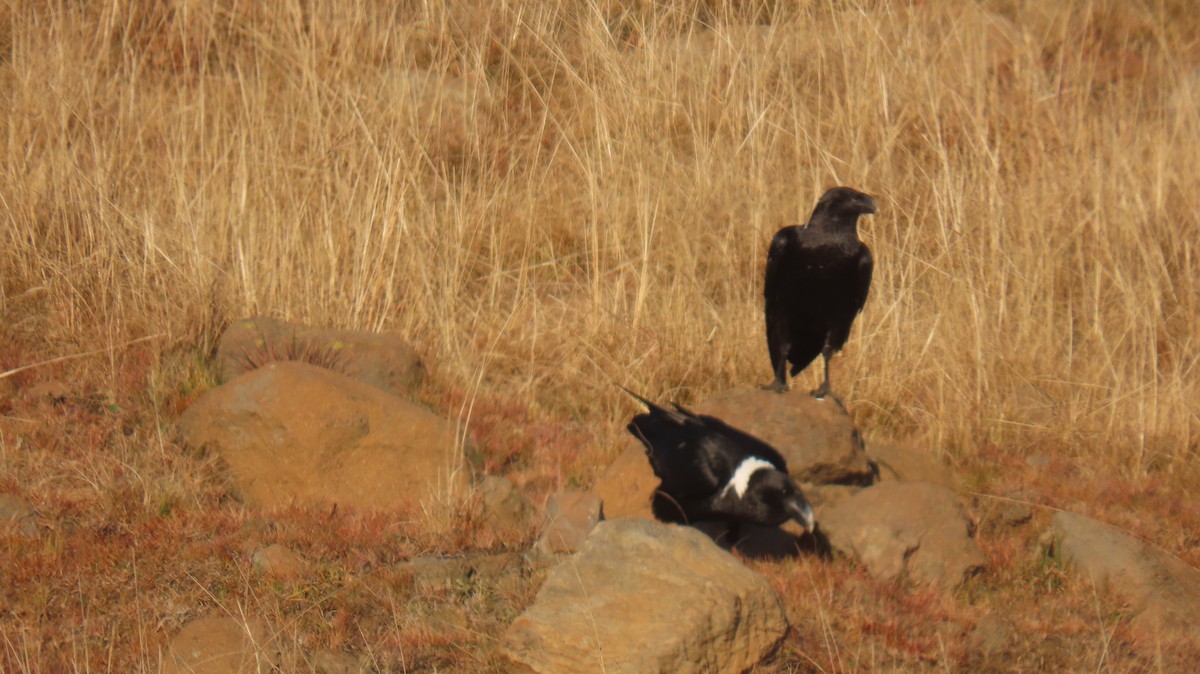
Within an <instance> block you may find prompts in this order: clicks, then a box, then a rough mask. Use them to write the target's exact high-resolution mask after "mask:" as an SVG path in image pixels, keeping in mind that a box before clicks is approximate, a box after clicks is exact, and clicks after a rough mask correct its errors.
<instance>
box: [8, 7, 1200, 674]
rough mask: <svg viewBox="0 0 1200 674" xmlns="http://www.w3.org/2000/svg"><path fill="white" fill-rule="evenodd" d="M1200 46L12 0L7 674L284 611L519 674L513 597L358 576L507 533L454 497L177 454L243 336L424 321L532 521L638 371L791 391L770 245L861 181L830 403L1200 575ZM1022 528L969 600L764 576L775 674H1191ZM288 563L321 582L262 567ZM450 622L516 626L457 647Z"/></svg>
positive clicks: (1106, 13) (339, 639) (860, 579)
mask: <svg viewBox="0 0 1200 674" xmlns="http://www.w3.org/2000/svg"><path fill="white" fill-rule="evenodd" d="M1197 36H1200V13H1197V12H1196V11H1195V9H1194V7H1193V6H1192V3H1190V2H1188V1H1186V0H1130V1H1128V2H1126V1H1122V0H1047V1H1045V2H1040V1H1037V0H982V1H981V2H979V3H977V4H971V3H963V4H961V5H960V4H957V3H941V2H931V1H926V2H919V1H918V2H912V3H901V2H888V1H885V0H878V1H875V2H868V1H863V2H858V1H855V0H846V1H844V2H794V3H789V2H773V1H771V0H687V1H684V2H678V3H653V2H646V1H643V0H631V1H630V2H627V3H619V2H615V1H614V0H579V1H577V2H570V1H568V0H538V1H536V2H528V3H524V2H507V1H506V2H497V3H489V2H484V1H483V0H478V1H474V0H449V2H447V3H444V4H443V3H428V2H412V3H391V2H379V1H368V2H361V3H341V2H336V1H334V0H269V1H266V2H245V1H241V0H218V1H216V2H194V1H192V0H164V1H154V0H113V1H112V2H92V3H88V2H67V1H65V0H52V1H50V2H45V3H42V2H22V1H21V0H0V156H2V160H0V373H3V374H2V375H0V492H11V493H16V494H18V495H20V496H22V497H24V498H26V499H27V500H29V501H30V502H31V503H33V504H34V505H35V506H36V507H37V508H38V510H39V512H40V513H41V516H42V519H43V522H44V523H45V524H44V527H43V531H42V532H41V537H40V538H39V539H38V541H37V543H36V544H33V545H29V544H25V545H15V544H10V543H9V542H2V541H0V671H3V672H23V673H24V672H95V671H115V672H153V671H157V670H158V667H159V661H160V660H159V659H160V648H161V647H162V646H163V645H164V644H165V643H166V641H167V640H168V639H169V638H170V637H171V636H172V635H173V634H174V633H175V632H176V631H177V630H178V628H179V626H180V625H181V624H182V623H184V622H186V621H187V620H189V619H191V618H193V617H196V616H198V615H203V614H207V613H210V612H213V611H224V612H227V613H229V614H230V615H235V616H241V615H246V616H262V617H265V618H267V619H268V620H269V621H270V622H271V624H272V625H273V626H275V628H276V629H277V631H278V633H277V637H278V640H279V642H280V643H281V644H283V649H284V658H285V665H284V667H283V671H311V670H310V669H309V658H310V655H311V653H313V652H314V650H316V649H319V648H332V649H335V650H345V651H348V652H352V653H355V654H361V655H363V656H364V657H365V658H367V659H368V660H369V662H370V663H371V666H372V667H373V668H374V669H375V670H376V671H389V672H412V671H435V670H436V671H491V670H493V669H494V668H495V667H497V666H498V664H497V663H498V660H497V658H498V655H497V653H496V650H497V649H496V648H495V646H496V639H497V635H498V634H499V633H500V632H501V631H502V629H503V625H504V624H505V621H507V620H511V618H512V617H513V615H515V612H517V611H519V610H520V608H521V607H522V606H524V605H525V604H526V603H528V602H529V601H530V599H531V597H530V596H528V595H527V594H520V593H518V594H517V595H515V596H514V595H506V596H499V595H500V594H501V593H499V591H494V590H490V589H488V588H482V589H480V588H475V589H469V590H464V591H463V592H462V593H460V595H457V596H455V597H451V598H449V599H447V598H445V597H424V596H416V597H412V598H411V600H410V603H409V604H403V603H397V601H395V599H394V598H389V597H388V596H387V595H386V593H381V592H380V591H379V590H378V586H377V585H372V584H370V583H365V582H360V581H362V579H363V578H364V577H368V576H371V577H373V578H375V579H378V578H379V577H380V576H381V575H386V569H387V566H388V564H389V563H391V562H394V561H396V560H402V559H405V558H407V557H409V556H411V555H414V554H418V553H420V552H428V551H434V552H446V553H454V552H460V551H464V550H488V549H502V548H505V547H509V546H511V545H513V544H514V542H513V541H498V540H494V539H489V538H488V537H487V536H485V535H483V534H481V533H479V528H478V527H477V526H475V525H476V524H477V522H476V520H477V519H478V518H477V517H476V515H477V513H476V511H475V510H474V509H473V508H472V505H471V503H472V501H471V500H470V499H469V498H467V499H465V500H461V501H458V502H454V503H449V504H440V505H438V506H437V507H435V508H430V507H428V504H426V507H422V505H421V504H414V505H413V508H412V509H411V512H401V513H358V514H356V513H348V512H343V513H340V514H336V515H330V514H329V513H327V512H320V513H315V512H306V511H301V510H296V511H288V512H283V513H272V514H270V517H266V516H265V515H264V514H263V513H258V512H255V511H252V510H249V509H246V508H243V507H242V506H239V505H238V504H236V503H234V502H232V501H231V500H230V499H229V495H228V489H227V486H226V485H225V484H224V483H223V482H222V481H221V480H220V479H219V477H218V472H217V471H216V470H214V468H213V466H212V465H211V463H210V462H208V461H207V460H205V459H203V458H201V457H195V456H189V455H187V454H185V453H183V452H182V451H181V450H180V446H179V444H178V441H177V439H176V438H175V435H174V421H175V419H176V418H177V417H178V414H179V413H180V412H181V411H182V410H183V409H185V408H186V407H187V405H188V404H190V402H191V401H193V400H194V399H195V398H196V397H197V396H198V395H199V394H200V393H202V392H203V391H204V390H205V389H207V388H208V387H210V386H212V375H211V374H210V372H209V371H208V370H207V366H206V358H207V354H208V353H209V352H210V350H211V349H212V347H213V345H214V343H215V340H216V338H217V337H218V336H219V334H220V331H221V330H222V328H223V327H224V326H225V325H227V324H228V323H229V321H231V320H234V319H237V318H241V317H245V316H249V315H256V314H267V315H273V316H279V317H284V318H288V319H291V320H297V321H304V322H310V323H314V324H319V325H330V326H337V327H354V328H362V329H372V330H376V329H388V330H395V331H398V332H400V333H402V334H404V335H405V336H406V337H407V338H409V339H410V341H411V342H412V343H413V344H414V345H415V346H416V347H417V348H418V349H419V350H420V351H421V352H422V353H423V354H424V355H425V356H426V358H427V359H428V362H429V364H430V368H431V372H432V380H433V383H432V384H431V385H430V386H428V387H427V390H426V391H424V392H423V396H424V397H425V399H426V401H427V402H429V403H430V404H431V405H432V406H433V407H435V408H436V409H439V410H441V411H444V412H447V413H448V414H449V415H450V416H451V417H453V418H455V419H456V420H457V421H459V422H460V423H462V424H464V425H465V426H466V428H467V430H468V431H469V432H471V433H472V435H473V437H474V438H475V440H476V442H477V443H478V444H479V445H480V446H481V447H482V448H483V450H484V451H485V452H487V453H488V455H489V456H490V457H491V458H492V465H493V466H494V467H497V469H501V470H504V471H507V472H509V474H511V475H512V476H514V479H517V480H518V481H519V482H520V483H521V484H522V485H523V486H524V487H525V489H526V491H527V492H528V493H529V494H530V495H531V496H532V497H534V499H535V500H537V499H544V498H545V497H546V495H548V494H549V493H551V492H552V491H553V490H555V489H557V488H558V487H560V486H564V485H568V484H582V485H587V484H588V483H589V482H590V481H591V480H592V479H593V478H594V476H595V475H596V474H597V472H598V471H599V470H600V469H601V468H602V467H603V466H604V465H605V462H606V461H607V460H608V459H610V458H611V456H612V455H613V452H614V451H615V450H616V448H617V447H618V446H619V445H618V438H619V437H620V436H621V434H622V433H623V432H624V430H623V426H624V423H625V422H626V420H627V419H628V417H629V416H630V415H631V414H632V413H633V405H632V404H631V403H630V402H629V401H628V400H627V399H623V398H622V395H621V394H620V392H619V390H618V389H616V387H614V386H613V382H619V383H622V384H624V385H627V386H629V387H631V388H634V389H637V390H640V391H643V392H645V393H646V394H647V395H649V396H651V397H655V398H660V399H676V400H679V401H681V402H685V403H686V402H695V401H698V400H701V399H703V398H704V397H705V396H706V395H708V394H709V393H712V392H714V391H717V390H720V389H722V388H725V387H728V386H730V385H733V384H740V383H749V382H766V381H768V380H769V378H770V366H769V363H768V359H767V354H766V348H765V339H764V336H763V327H762V323H763V318H762V307H761V283H762V278H761V277H762V268H763V264H764V261H765V255H766V249H767V243H768V241H769V240H770V237H771V235H772V234H773V233H774V231H775V230H776V229H777V228H778V227H780V226H782V225H784V224H788V223H794V222H802V221H804V219H805V218H806V217H807V215H808V213H809V211H810V209H811V208H812V205H813V204H814V203H815V200H816V198H817V197H818V196H819V195H820V193H821V191H822V190H823V189H824V188H826V187H829V186H833V185H836V184H847V185H852V186H855V187H858V188H860V189H862V190H864V191H867V192H869V193H871V194H873V195H875V196H876V197H877V199H878V201H879V203H880V213H879V214H878V215H876V216H874V217H872V218H869V219H867V220H865V221H864V223H863V225H862V227H861V231H862V233H863V238H864V239H865V240H866V241H867V243H868V244H869V245H870V246H871V247H872V249H873V251H874V253H875V259H876V273H875V280H874V285H873V288H872V292H871V297H870V299H869V300H868V303H867V306H866V308H865V310H864V313H863V314H862V316H861V317H860V318H859V320H858V321H857V323H856V327H855V329H854V332H853V333H852V335H851V339H850V342H849V343H848V345H847V349H846V351H845V352H844V354H843V355H841V356H840V357H838V358H837V359H835V361H834V373H833V376H834V386H835V389H836V390H837V391H838V392H839V393H840V394H841V395H842V397H843V398H844V399H845V401H846V403H847V405H848V407H849V408H850V410H851V412H852V414H853V415H854V416H855V418H856V420H857V421H858V423H859V424H860V426H861V427H862V428H863V429H864V431H865V432H866V433H867V434H868V435H869V436H882V437H896V438H906V439H911V440H913V441H915V442H918V443H922V444H923V445H925V446H928V447H929V448H931V449H932V450H933V451H935V452H936V453H937V454H938V456H939V457H941V458H942V459H944V460H945V461H946V462H947V463H949V464H950V465H951V466H953V467H954V468H955V470H956V471H957V472H958V473H959V474H961V475H962V476H964V478H965V482H966V484H967V485H968V488H967V489H968V491H972V492H976V493H978V494H994V495H1004V494H1013V493H1019V494H1021V495H1022V496H1021V498H1025V499H1028V500H1029V501H1030V502H1032V503H1035V504H1037V505H1039V506H1046V507H1047V508H1039V509H1038V516H1037V522H1042V521H1043V520H1045V519H1046V518H1048V513H1049V510H1048V508H1066V509H1071V510H1074V511H1077V512H1082V513H1085V514H1088V515H1091V516H1093V517H1097V518H1099V519H1102V520H1105V521H1107V522H1110V523H1112V524H1115V525H1117V526H1120V527H1121V528H1123V529H1125V530H1127V531H1129V532H1131V533H1133V534H1136V535H1138V536H1141V537H1143V538H1145V539H1147V540H1150V541H1153V542H1155V543H1156V544H1158V545H1160V546H1162V547H1163V548H1164V549H1166V550H1168V551H1170V552H1172V553H1174V554H1176V555H1179V556H1180V557H1181V558H1182V559H1184V560H1185V561H1187V562H1188V563H1190V564H1192V565H1193V566H1200V546H1198V543H1200V535H1198V534H1197V532H1198V531H1200V503H1197V502H1196V500H1195V499H1194V497H1193V496H1192V490H1193V488H1194V487H1195V485H1196V484H1197V483H1198V480H1200V470H1198V469H1197V467H1196V466H1197V453H1198V451H1200V402H1197V401H1198V400H1200V376H1198V371H1197V369H1198V363H1200V327H1198V326H1200V284H1198V283H1197V279H1200V244H1198V243H1197V242H1200V215H1198V213H1200V171H1198V170H1197V167H1198V164H1197V157H1198V156H1200V74H1198V73H1200V71H1198V70H1197V67H1198V66H1200V38H1198V37H1197ZM64 357H69V358H64ZM29 366H32V367H29ZM20 368H25V369H20ZM814 369H815V368H814ZM48 381H52V382H58V383H59V384H60V385H61V386H63V387H65V389H66V391H67V395H64V396H61V397H62V398H64V399H63V400H60V401H59V402H57V403H54V404H50V403H46V402H42V401H39V399H38V398H37V396H31V395H28V391H30V390H31V389H33V387H35V386H36V385H38V384H40V383H43V382H48ZM814 383H815V375H814V374H813V373H811V372H806V373H804V375H802V377H801V379H800V380H799V381H797V382H796V386H806V387H810V386H811V385H812V384H814ZM1030 457H1038V459H1039V461H1037V462H1035V464H1034V465H1031V464H1030V463H1029V462H1028V461H1027V459H1029V458H1030ZM1035 465H1036V466H1038V467H1035ZM976 498H978V501H979V504H980V506H979V507H980V508H981V509H983V510H986V509H987V508H988V507H990V504H991V501H990V500H989V499H988V498H987V497H986V496H982V497H976ZM818 517H819V513H818ZM1035 524H1036V522H1035ZM1034 537H1036V534H1035V535H1034ZM1027 539H1028V534H1018V533H1014V532H1012V531H1008V530H1002V529H999V528H996V529H991V528H989V527H987V526H986V525H985V526H983V527H982V528H981V529H980V541H981V544H982V545H983V547H984V549H985V551H986V552H987V554H988V556H989V558H990V559H991V562H992V565H993V569H992V570H991V571H990V572H989V573H988V574H985V575H984V576H982V577H980V578H978V579H975V580H973V581H971V583H969V584H968V585H967V586H966V587H965V588H963V589H962V590H960V591H959V592H958V593H956V594H954V595H942V594H939V593H936V592H934V591H927V590H923V589H921V588H912V587H900V586H892V585H889V584H882V583H877V582H875V581H872V580H870V579H869V578H868V577H867V576H866V575H865V573H863V572H862V571H861V570H859V569H855V568H853V566H852V565H850V564H849V563H847V562H845V561H822V560H816V559H801V560H799V561H791V562H787V563H780V562H753V563H752V565H753V566H754V567H755V568H756V569H757V570H759V571H760V572H762V573H764V574H765V575H767V576H768V578H770V579H771V581H772V582H773V583H774V584H775V585H776V587H778V588H779V589H780V590H781V591H782V592H784V594H785V597H786V598H787V602H788V606H789V613H790V615H791V622H792V625H793V629H792V633H791V635H790V636H789V637H788V639H787V641H785V643H784V645H783V647H782V648H781V649H780V651H779V652H778V653H776V655H775V656H774V658H773V659H772V660H771V661H769V662H767V663H764V664H763V665H762V666H761V667H760V668H759V671H762V672H801V671H805V672H806V671H818V672H857V671H892V670H899V671H926V670H933V671H1122V672H1126V671H1128V672H1141V671H1183V670H1181V669H1176V668H1177V667H1179V666H1180V663H1189V662H1191V663H1195V662H1200V648H1197V647H1196V645H1195V644H1186V643H1169V644H1154V645H1151V646H1147V644H1146V643H1145V642H1146V639H1147V637H1146V635H1141V634H1138V633H1137V632H1136V631H1134V630H1132V629H1131V628H1130V625H1129V615H1128V610H1127V607H1125V606H1123V605H1122V604H1121V603H1120V602H1119V601H1118V600H1117V599H1115V598H1114V597H1113V596H1112V595H1110V594H1108V593H1105V592H1104V591H1103V590H1102V589H1098V588H1095V587H1093V586H1091V585H1090V584H1088V583H1086V582H1084V581H1082V580H1080V579H1078V578H1075V577H1073V576H1071V575H1070V574H1068V573H1066V572H1065V571H1064V570H1062V569H1060V568H1058V567H1057V566H1056V565H1055V564H1054V563H1053V561H1048V560H1047V559H1046V558H1045V556H1044V555H1042V554H1041V553H1039V552H1038V549H1037V546H1036V545H1035V544H1034V543H1032V542H1031V541H1030V540H1027ZM263 542H268V543H269V542H282V543H285V544H288V545H290V546H292V547H293V548H294V549H296V550H298V551H300V552H301V553H302V554H304V555H305V556H306V557H308V558H309V559H313V560H319V561H320V569H321V571H320V574H319V581H312V582H306V583H304V584H300V585H296V586H288V585H280V584H279V583H277V582H274V581H270V580H267V579H264V578H262V577H260V576H258V575H256V574H255V573H254V572H253V571H252V570H251V568H250V564H249V555H248V553H247V550H251V549H253V547H254V546H255V545H257V544H260V543H263ZM385 580H386V579H385ZM310 581H311V579H310ZM438 601H451V602H453V603H454V605H455V606H456V607H458V609H460V610H461V611H464V612H466V613H467V614H468V615H470V616H471V617H472V619H473V620H475V621H476V624H478V625H485V626H486V625H491V627H487V628H478V629H477V631H475V632H473V633H472V636H471V637H470V638H466V639H462V638H451V637H450V636H447V634H446V633H444V632H441V631H439V629H438V628H437V627H436V625H435V624H434V621H429V620H425V619H423V618H422V616H423V615H424V613H422V611H425V610H426V609H428V608H429V606H431V605H433V604H434V603H436V602H438ZM989 613H998V614H1000V615H1004V616H1005V617H1006V619H1007V620H1009V621H1011V622H1012V624H1013V625H1014V626H1015V630H1014V632H1015V637H1014V638H1015V639H1016V640H1017V644H1018V646H1017V647H1016V648H1014V649H1011V650H1010V651H1008V652H1005V653H1003V654H1001V655H997V656H994V657H993V656H984V655H981V654H980V652H979V651H978V649H975V648H974V647H973V646H972V645H971V640H970V638H969V637H968V634H969V632H970V630H971V628H972V627H973V626H974V625H975V624H977V622H978V621H979V620H980V619H981V618H982V617H983V616H984V615H987V614H989ZM1193 658H1195V659H1193Z"/></svg>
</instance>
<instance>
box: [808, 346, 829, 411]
mask: <svg viewBox="0 0 1200 674" xmlns="http://www.w3.org/2000/svg"><path fill="white" fill-rule="evenodd" d="M830 358H833V347H832V346H830V345H829V342H825V346H823V347H821V359H822V360H824V361H825V379H824V380H822V381H821V385H820V386H818V387H816V388H815V389H813V390H812V396H813V397H814V398H818V399H820V398H824V397H825V396H827V395H829V359H830Z"/></svg>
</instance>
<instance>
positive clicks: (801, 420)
mask: <svg viewBox="0 0 1200 674" xmlns="http://www.w3.org/2000/svg"><path fill="white" fill-rule="evenodd" d="M696 412H699V413H701V414H709V415H712V416H714V417H717V418H718V419H721V420H722V421H724V422H725V423H727V424H729V425H731V426H735V427H737V428H740V429H742V430H743V431H746V432H747V433H750V434H751V435H754V436H756V437H758V438H760V439H762V440H763V441H765V442H767V443H768V444H770V445H772V446H773V447H775V448H776V449H778V450H779V453H780V454H783V458H784V459H785V460H787V464H788V471H789V472H790V473H791V474H792V476H793V477H795V478H796V479H797V480H798V481H800V482H811V483H813V484H871V481H872V479H873V476H874V471H873V469H872V468H871V462H870V461H869V460H868V459H867V455H866V453H865V452H864V451H863V441H862V437H861V436H860V435H859V433H858V429H857V428H855V427H854V422H852V421H851V420H850V415H848V414H846V410H844V409H843V408H842V407H841V405H839V404H838V403H837V402H836V401H833V400H817V399H816V398H814V397H812V396H811V395H809V394H808V393H805V392H803V391H797V390H793V391H789V392H787V393H782V394H781V393H775V392H774V391H767V390H762V389H756V388H752V387H739V388H734V389H730V390H727V391H722V392H720V393H717V394H716V395H714V396H713V397H711V398H709V399H708V400H706V401H704V402H703V403H701V404H700V405H698V406H697V407H696Z"/></svg>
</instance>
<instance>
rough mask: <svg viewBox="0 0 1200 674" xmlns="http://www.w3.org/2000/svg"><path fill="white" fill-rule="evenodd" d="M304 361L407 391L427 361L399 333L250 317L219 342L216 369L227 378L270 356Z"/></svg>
mask: <svg viewBox="0 0 1200 674" xmlns="http://www.w3.org/2000/svg"><path fill="white" fill-rule="evenodd" d="M276 361H300V362H306V363H308V364H310V365H318V366H321V367H326V368H328V369H331V370H334V371H336V372H341V373H342V374H344V375H346V376H348V377H350V378H352V379H357V380H359V381H361V382H364V383H367V384H370V385H371V386H374V387H376V388H380V389H383V390H384V391H387V392H388V393H394V394H396V395H399V396H402V397H408V394H409V393H410V392H411V391H412V390H414V389H416V388H417V387H419V386H420V385H421V384H422V383H424V381H425V376H426V372H425V365H424V363H422V362H421V359H420V358H419V357H418V356H417V353H416V351H414V350H413V348H412V347H411V346H410V345H409V344H408V342H406V341H405V340H404V339H403V338H401V337H400V336H398V335H395V334H391V333H386V332H363V331H360V330H334V329H328V328H316V327H312V326H307V325H300V324H298V323H288V322H287V321H281V320H277V319H274V318H250V319H246V320H242V321H237V322H236V323H234V324H233V325H230V326H229V329H227V330H226V331H225V334H223V335H221V340H220V341H219V342H218V343H217V356H216V363H215V365H216V369H217V376H218V377H219V378H220V380H221V381H222V382H228V381H230V380H232V379H233V378H234V377H237V376H239V375H241V374H243V373H245V372H247V371H249V370H253V369H256V368H258V367H261V366H262V365H265V364H266V363H268V362H276Z"/></svg>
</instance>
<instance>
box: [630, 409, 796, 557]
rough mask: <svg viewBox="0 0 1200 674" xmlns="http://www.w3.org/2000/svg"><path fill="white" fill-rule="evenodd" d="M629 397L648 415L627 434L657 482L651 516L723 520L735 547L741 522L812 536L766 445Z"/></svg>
mask: <svg viewBox="0 0 1200 674" xmlns="http://www.w3.org/2000/svg"><path fill="white" fill-rule="evenodd" d="M625 391H626V393H628V394H629V395H631V396H633V397H634V398H635V399H636V400H638V401H640V402H641V403H642V404H643V405H645V406H646V407H647V408H648V409H649V410H650V412H649V413H648V414H639V415H637V416H635V417H634V418H633V420H632V421H630V422H629V425H628V426H627V427H626V428H628V429H629V432H630V433H631V434H633V436H634V437H635V438H637V439H638V440H640V441H641V442H642V444H643V445H645V446H646V456H647V457H648V458H649V459H650V466H651V467H652V468H653V469H654V474H655V475H657V476H658V478H659V479H660V480H662V484H661V485H660V487H659V489H658V491H657V492H656V493H655V495H654V503H653V510H654V515H655V517H657V518H658V519H660V520H663V521H667V522H682V523H691V522H700V521H708V520H723V521H725V522H727V523H728V524H729V536H730V539H731V542H732V543H736V542H737V538H738V527H739V524H740V523H741V522H751V523H753V524H759V525H763V526H778V525H780V524H783V523H784V522H786V521H787V520H789V519H792V520H795V521H796V522H798V523H800V524H801V525H803V526H804V529H805V530H806V531H808V532H812V531H813V528H814V526H815V525H814V523H813V512H812V506H811V505H809V503H808V500H807V499H806V498H804V493H803V492H802V491H800V487H799V486H797V485H796V483H795V482H794V481H793V480H792V478H791V476H789V475H788V472H787V464H786V463H785V462H784V460H783V457H782V456H781V455H780V454H779V452H778V451H776V450H775V448H774V447H771V446H770V445H768V444H767V443H765V442H763V441H762V440H759V439H758V438H756V437H754V436H753V435H750V434H749V433H746V432H745V431H740V430H738V429H736V428H733V427H732V426H729V425H728V424H726V423H725V422H723V421H721V420H720V419H717V418H716V417H710V416H706V415H699V414H696V413H694V412H692V411H690V410H688V409H686V408H684V407H681V406H679V405H673V406H674V408H675V409H674V410H668V409H666V408H664V407H660V406H658V405H655V404H654V403H652V402H650V401H649V400H646V399H645V398H643V397H641V396H639V395H637V394H636V393H634V392H632V391H630V390H629V389H625Z"/></svg>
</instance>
